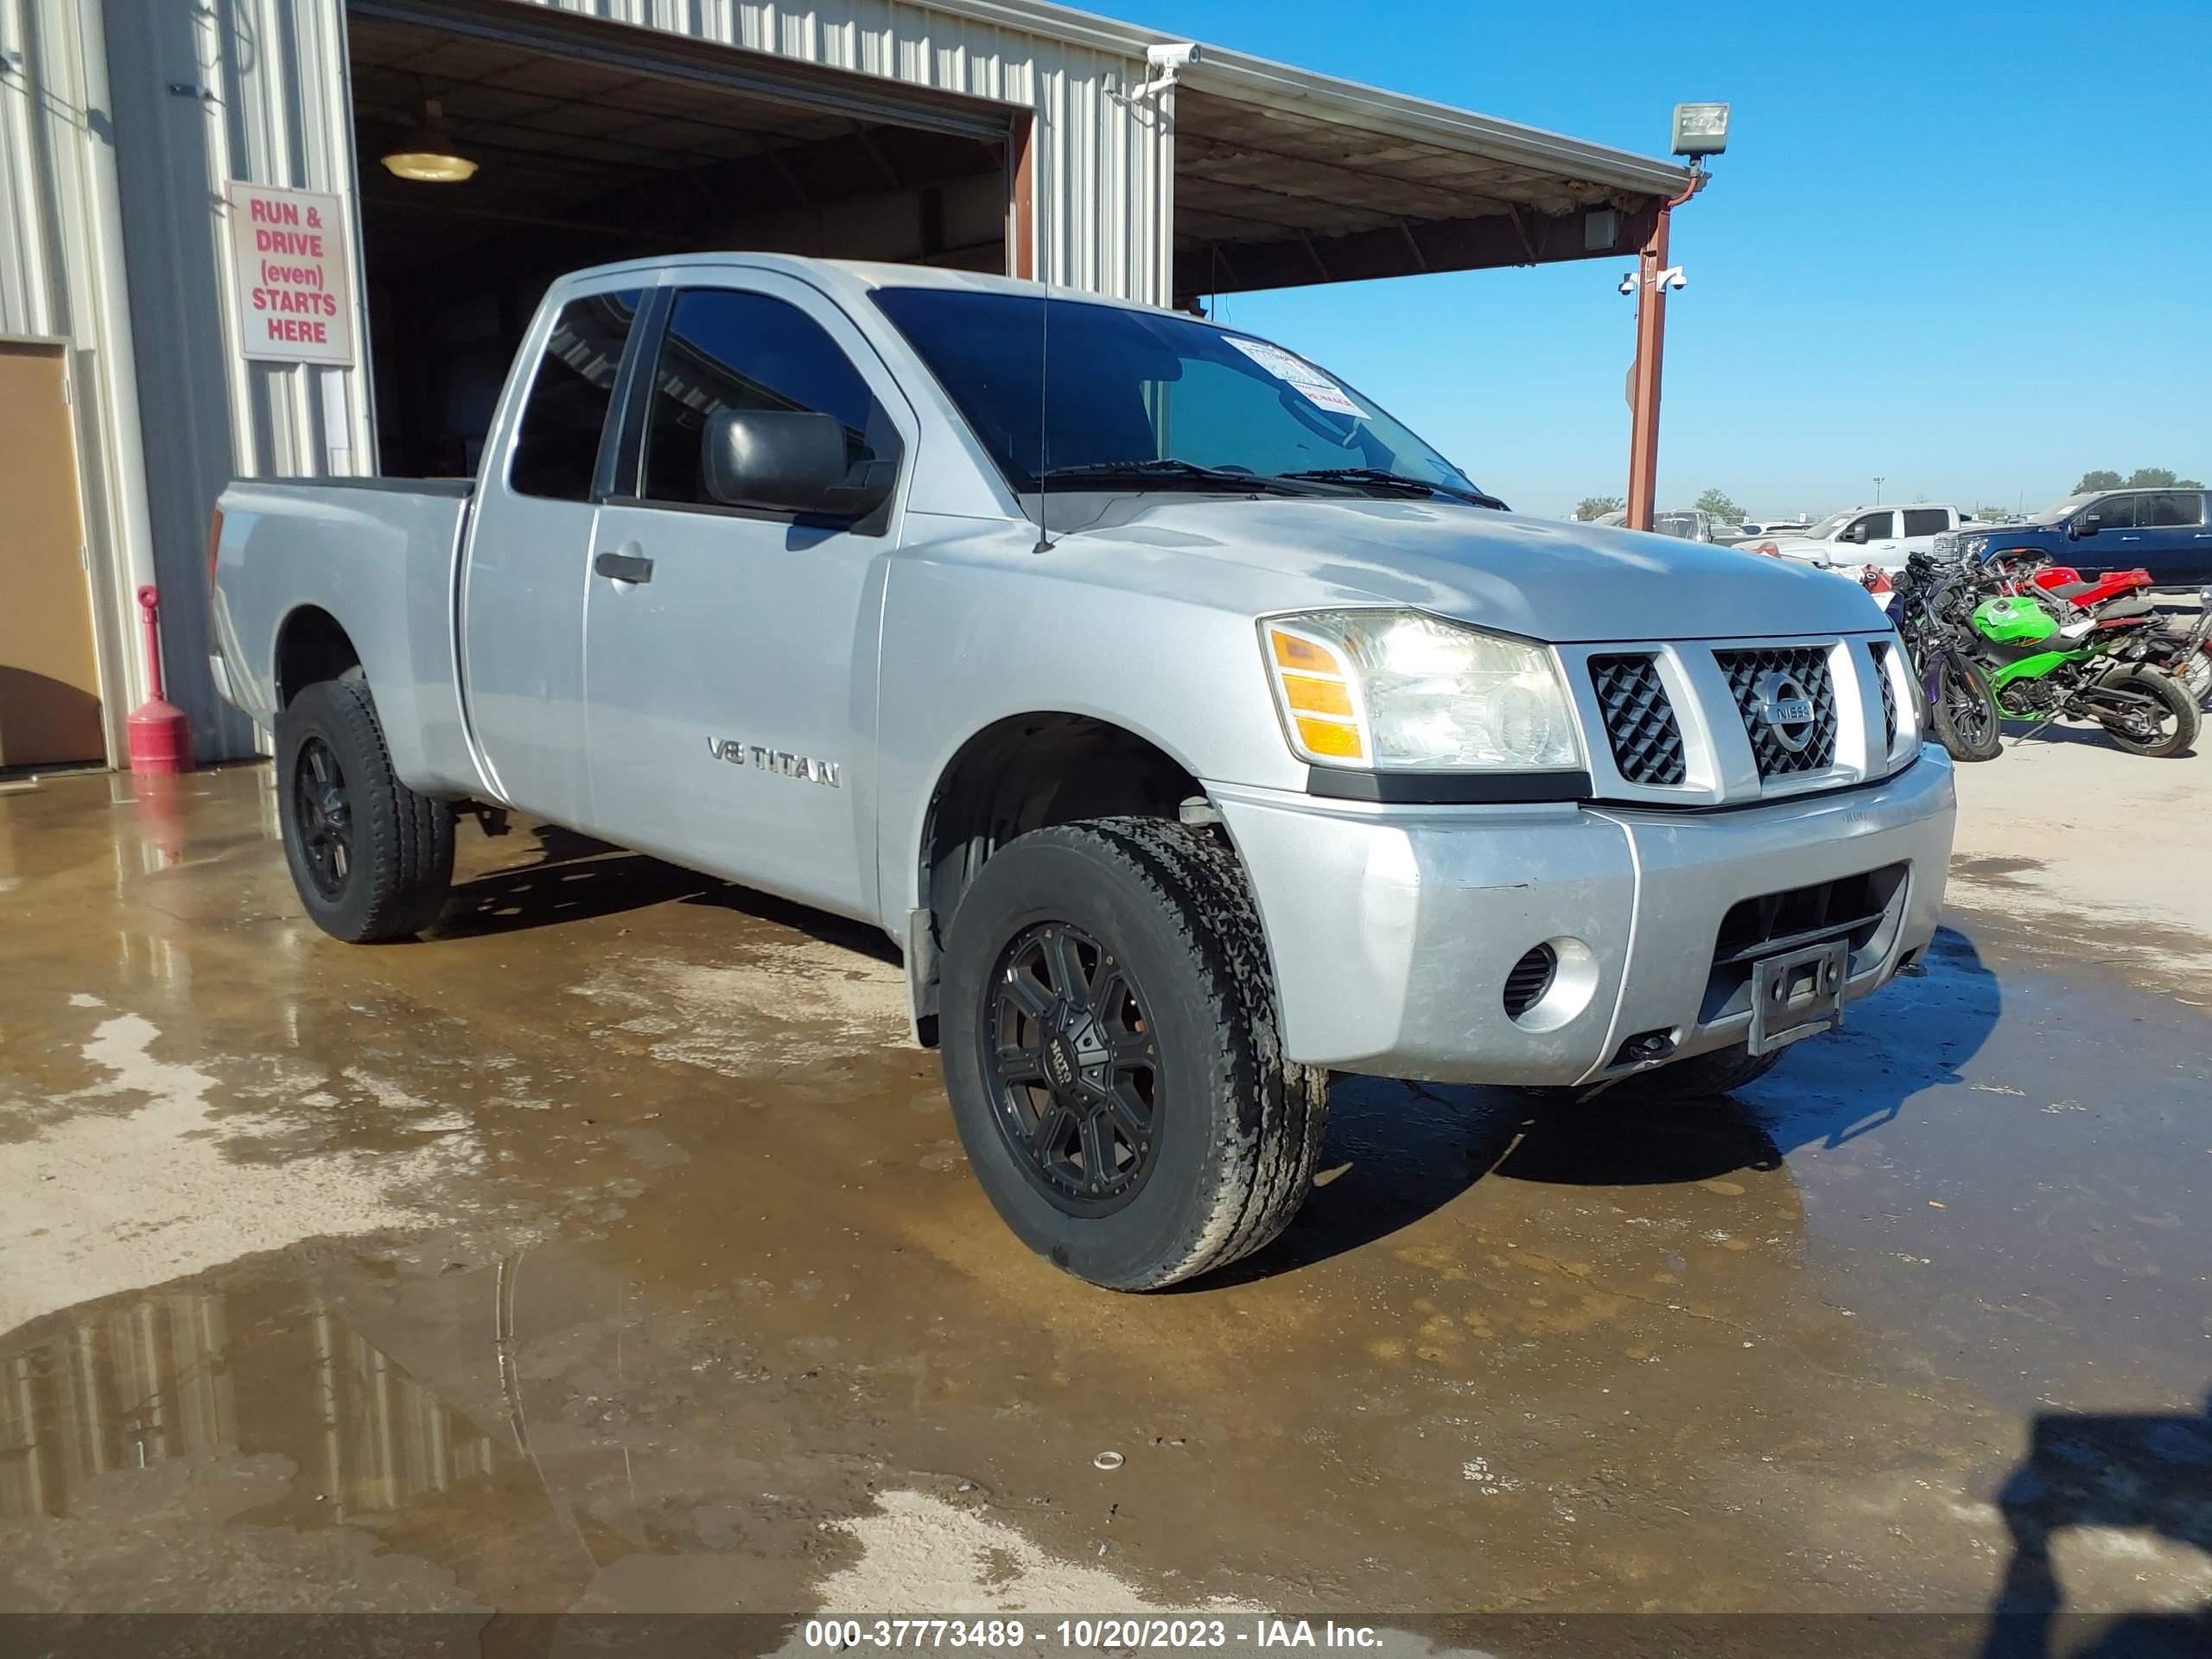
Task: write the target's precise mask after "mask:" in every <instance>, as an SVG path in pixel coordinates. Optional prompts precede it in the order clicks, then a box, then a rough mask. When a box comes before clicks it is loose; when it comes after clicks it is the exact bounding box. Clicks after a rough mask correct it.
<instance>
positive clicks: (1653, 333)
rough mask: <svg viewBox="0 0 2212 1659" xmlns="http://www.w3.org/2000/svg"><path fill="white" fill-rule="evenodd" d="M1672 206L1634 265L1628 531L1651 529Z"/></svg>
mask: <svg viewBox="0 0 2212 1659" xmlns="http://www.w3.org/2000/svg"><path fill="white" fill-rule="evenodd" d="M1673 207H1674V204H1673V203H1671V202H1670V203H1669V204H1668V205H1667V206H1666V207H1662V208H1661V209H1660V210H1659V222H1658V223H1657V224H1656V225H1654V226H1652V227H1651V239H1650V240H1649V242H1646V243H1645V244H1644V245H1643V252H1642V253H1641V254H1639V255H1638V256H1637V262H1636V369H1635V372H1634V374H1633V376H1632V377H1631V378H1630V385H1629V441H1628V527H1629V528H1630V530H1649V529H1650V528H1651V515H1652V512H1653V509H1654V507H1655V506H1656V502H1655V500H1654V497H1655V496H1656V494H1657V493H1658V489H1659V371H1660V364H1661V359H1662V358H1663V357H1664V356H1665V355H1666V349H1667V290H1666V289H1663V288H1662V287H1661V286H1660V285H1659V273H1660V272H1661V271H1662V270H1666V269H1667V220H1668V219H1669V215H1670V214H1671V213H1672V210H1673Z"/></svg>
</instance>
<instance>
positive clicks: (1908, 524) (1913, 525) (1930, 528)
mask: <svg viewBox="0 0 2212 1659" xmlns="http://www.w3.org/2000/svg"><path fill="white" fill-rule="evenodd" d="M1950 527H1951V515H1950V514H1949V513H1948V512H1944V511H1943V509H1942V508H1941V507H1918V508H1913V507H1908V508H1906V509H1905V512H1904V533H1905V534H1906V535H1908V536H1940V535H1942V533H1943V531H1947V530H1948V529H1949V528H1950Z"/></svg>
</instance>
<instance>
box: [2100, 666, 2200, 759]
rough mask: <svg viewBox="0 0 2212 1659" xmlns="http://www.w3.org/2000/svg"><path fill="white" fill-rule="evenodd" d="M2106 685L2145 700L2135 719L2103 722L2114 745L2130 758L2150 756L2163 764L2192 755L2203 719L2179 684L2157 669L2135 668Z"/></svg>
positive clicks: (2192, 700)
mask: <svg viewBox="0 0 2212 1659" xmlns="http://www.w3.org/2000/svg"><path fill="white" fill-rule="evenodd" d="M2105 683H2106V684H2107V686H2110V687H2111V688H2113V690H2124V691H2133V692H2137V693H2139V694H2140V695H2141V696H2142V698H2143V701H2142V702H2141V703H2140V704H2139V705H2138V707H2139V709H2140V713H2139V715H2138V716H2137V718H2136V719H2134V720H2133V721H2123V720H2107V721H2104V722H2103V725H2104V728H2105V730H2106V732H2107V734H2110V736H2111V738H2112V741H2113V742H2115V743H2117V744H2119V745H2120V747H2121V748H2123V749H2126V751H2127V752H2128V753H2130V754H2147V755H2149V756H2151V757H2152V759H2154V760H2170V759H2171V758H2172V757H2173V756H2175V755H2177V754H2186V753H2189V749H2190V745H2191V744H2193V743H2195V742H2196V733H2197V728H2198V727H2199V725H2200V724H2201V723H2202V716H2201V715H2199V714H2198V713H2197V711H2196V698H2194V697H2192V696H2190V695H2189V692H2188V691H2187V690H2185V689H2184V688H2183V686H2182V685H2181V684H2180V683H2177V681H2175V680H2174V679H2172V678H2171V677H2169V676H2167V675H2164V674H2162V673H2160V672H2159V671H2158V670H2157V669H2155V668H2133V669H2130V670H2129V671H2127V672H2126V673H2125V674H2116V675H2114V676H2113V677H2112V678H2111V679H2109V680H2107V681H2106V682H2105Z"/></svg>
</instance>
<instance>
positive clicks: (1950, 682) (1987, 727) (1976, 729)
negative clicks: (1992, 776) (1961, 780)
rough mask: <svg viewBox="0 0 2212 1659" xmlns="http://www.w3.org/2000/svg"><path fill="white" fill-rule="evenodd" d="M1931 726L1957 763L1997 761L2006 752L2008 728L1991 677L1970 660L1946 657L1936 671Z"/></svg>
mask: <svg viewBox="0 0 2212 1659" xmlns="http://www.w3.org/2000/svg"><path fill="white" fill-rule="evenodd" d="M1928 724H1929V729H1930V730H1932V731H1933V732H1934V733H1935V734H1936V741H1937V742H1938V743H1941V744H1942V746H1943V747H1944V749H1945V750H1946V752H1948V753H1949V755H1950V757H1951V758H1952V759H1953V760H1995V759H1996V758H1997V757H1998V756H1999V754H2002V753H2004V752H2005V726H2004V722H2003V721H2001V720H2000V719H1999V716H1998V713H1997V696H1996V694H1995V693H1994V692H1993V691H1991V690H1990V689H1989V681H1988V678H1987V677H1986V676H1985V675H1984V674H1983V673H1982V671H1981V670H1980V668H1979V667H1978V666H1976V665H1975V664H1974V663H1973V662H1971V661H1970V660H1968V659H1967V658H1964V657H1961V656H1959V655H1957V654H1955V653H1954V654H1951V655H1948V656H1946V657H1944V658H1942V660H1941V661H1939V662H1938V663H1937V664H1936V701H1935V705H1934V706H1933V707H1932V708H1930V709H1929V711H1928Z"/></svg>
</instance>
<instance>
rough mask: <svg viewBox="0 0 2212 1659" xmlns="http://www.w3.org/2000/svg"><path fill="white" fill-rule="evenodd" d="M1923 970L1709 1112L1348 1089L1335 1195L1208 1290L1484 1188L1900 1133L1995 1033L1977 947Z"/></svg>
mask: <svg viewBox="0 0 2212 1659" xmlns="http://www.w3.org/2000/svg"><path fill="white" fill-rule="evenodd" d="M1926 963H1927V969H1928V972H1927V974H1926V975H1925V976H1923V977H1918V978H1911V979H1902V980H1898V981H1897V982H1894V983H1892V984H1891V985H1890V986H1888V987H1886V988H1884V989H1883V990H1881V991H1880V992H1878V993H1877V994H1876V995H1875V996H1874V997H1873V998H1872V999H1870V1000H1869V1001H1865V1002H1859V1003H1854V1004H1853V1005H1852V1007H1851V1008H1850V1010H1849V1012H1848V1014H1847V1018H1846V1022H1845V1025H1844V1027H1843V1028H1842V1029H1841V1030H1840V1031H1837V1032H1834V1033H1830V1034H1828V1035H1827V1036H1823V1037H1817V1038H1814V1039H1809V1040H1808V1041H1807V1042H1805V1043H1804V1044H1803V1045H1802V1046H1800V1047H1799V1048H1798V1049H1797V1050H1796V1052H1792V1053H1791V1054H1790V1055H1789V1058H1786V1059H1784V1060H1783V1063H1782V1065H1780V1066H1779V1067H1777V1069H1776V1070H1775V1071H1772V1072H1771V1073H1770V1074H1769V1075H1768V1076H1767V1077H1763V1078H1761V1079H1760V1080H1759V1081H1758V1083H1756V1084H1751V1085H1750V1086H1749V1087H1748V1088H1746V1089H1745V1090H1743V1091H1742V1092H1741V1093H1740V1094H1738V1095H1733V1096H1722V1097H1721V1098H1719V1099H1717V1100H1713V1101H1708V1102H1705V1103H1697V1104H1691V1105H1672V1106H1653V1105H1650V1104H1648V1103H1628V1102H1625V1101H1616V1100H1613V1099H1611V1098H1609V1097H1608V1096H1605V1095H1599V1096H1597V1097H1596V1098H1595V1099H1592V1100H1589V1101H1586V1102H1581V1103H1576V1102H1573V1101H1560V1100H1556V1099H1553V1098H1549V1097H1543V1096H1535V1095H1532V1094H1530V1093H1529V1092H1527V1091H1523V1090H1509V1089H1471V1088H1447V1087H1442V1086H1436V1085H1431V1084H1418V1083H1406V1082H1399V1081H1392V1080H1389V1079H1384V1078H1379V1077H1343V1078H1339V1079H1338V1084H1337V1087H1336V1091H1335V1093H1334V1095H1333V1096H1332V1101H1331V1105H1330V1121H1329V1134H1328V1140H1327V1141H1326V1142H1325V1146H1324V1147H1323V1151H1322V1157H1321V1166H1322V1169H1323V1172H1324V1179H1325V1185H1323V1186H1322V1187H1321V1188H1320V1190H1319V1191H1318V1192H1315V1193H1314V1194H1313V1197H1312V1198H1310V1199H1309V1200H1307V1202H1306V1207H1305V1209H1304V1210H1303V1211H1300V1215H1299V1217H1298V1219H1297V1220H1296V1221H1295V1222H1294V1223H1293V1224H1292V1225H1291V1228H1290V1230H1288V1231H1287V1232H1286V1233H1285V1234H1284V1235H1283V1236H1282V1238H1281V1240H1279V1241H1278V1242H1277V1243H1275V1244H1274V1245H1273V1246H1271V1247H1270V1248H1269V1249H1266V1250H1263V1251H1262V1252H1261V1253H1260V1254H1259V1255H1256V1256H1255V1257H1253V1258H1251V1259H1250V1260H1249V1262H1245V1263H1243V1264H1242V1265H1241V1266H1240V1267H1238V1268H1232V1269H1230V1273H1229V1274H1226V1275H1224V1274H1216V1275H1213V1276H1212V1277H1211V1278H1209V1279H1207V1280H1206V1281H1205V1283H1206V1284H1207V1285H1218V1284H1222V1283H1224V1282H1230V1281H1235V1280H1236V1279H1239V1278H1243V1279H1255V1278H1265V1277H1268V1276H1269V1275H1271V1274H1279V1273H1287V1272H1290V1271H1293V1270H1294V1269H1297V1268H1304V1267H1308V1266H1311V1265H1313V1263H1315V1262H1323V1261H1326V1260H1328V1259H1329V1258H1330V1257H1332V1256H1335V1255H1342V1254H1344V1252H1346V1251H1350V1250H1357V1249H1363V1248H1364V1247H1365V1246H1367V1245H1370V1244H1372V1243H1375V1242H1376V1240H1378V1239H1381V1238H1385V1237H1388V1236H1389V1235H1391V1234H1393V1233H1395V1232H1397V1231H1399V1230H1402V1229H1403V1228H1406V1227H1409V1226H1412V1225H1413V1224H1414V1223H1416V1222H1418V1221H1420V1220H1421V1219H1422V1218H1423V1217H1427V1216H1428V1215H1430V1214H1432V1213H1433V1212H1434V1211H1438V1210H1440V1209H1442V1208H1443V1207H1444V1206H1445V1205H1447V1204H1449V1203H1451V1202H1452V1200H1453V1199H1454V1198H1458V1197H1459V1195H1460V1194H1461V1193H1462V1192H1465V1191H1466V1190H1467V1189H1468V1188H1469V1187H1471V1186H1472V1185H1474V1184H1475V1183H1476V1182H1477V1181H1479V1180H1485V1179H1489V1180H1496V1179H1509V1180H1523V1181H1542V1182H1548V1183H1553V1184H1556V1185H1571V1186H1584V1187H1638V1186H1655V1185H1677V1184H1681V1183H1687V1182H1694V1181H1704V1180H1711V1179H1715V1178H1716V1177H1719V1176H1725V1175H1728V1174H1731V1173H1734V1172H1736V1171H1738V1170H1747V1169H1748V1170H1773V1169H1777V1168H1779V1167H1781V1166H1782V1165H1783V1163H1784V1162H1785V1160H1787V1159H1788V1158H1789V1155H1790V1154H1792V1153H1794V1152H1797V1151H1799V1150H1802V1149H1803V1148H1807V1147H1828V1148H1833V1147H1840V1146H1842V1145H1844V1144H1846V1143H1847V1142H1848V1141H1853V1140H1855V1139H1857V1138H1858V1137H1859V1136H1860V1135H1866V1134H1869V1133H1872V1131H1874V1130H1877V1129H1879V1128H1883V1127H1885V1126H1886V1125H1888V1124H1890V1123H1891V1122H1895V1121H1896V1120H1897V1118H1898V1117H1899V1116H1901V1115H1902V1114H1903V1113H1904V1110H1905V1109H1906V1107H1907V1105H1908V1104H1909V1103H1910V1101H1911V1100H1912V1098H1913V1097H1914V1096H1916V1095H1918V1094H1920V1093H1921V1092H1922V1091H1923V1090H1928V1089H1940V1088H1947V1087H1954V1086H1957V1085H1958V1084H1960V1083H1961V1077H1960V1075H1959V1068H1960V1067H1961V1065H1963V1064H1964V1063H1965V1062H1966V1061H1967V1059H1968V1058H1971V1057H1972V1056H1973V1055H1974V1053H1975V1052H1978V1051H1979V1050H1980V1047H1981V1046H1982V1045H1983V1044H1984V1043H1985V1042H1986V1041H1987V1040H1988V1038H1989V1034H1990V1033H1991V1032H1992V1031H1993V1030H1994V1029H1995V1027H1996V1025H1997V1020H1998V1016H1999V1010H2000V1007H2001V1005H2002V998H2001V996H2000V994H1999V987H1998V982H1997V979H1996V976H1994V975H1993V974H1992V973H1991V972H1990V971H1989V969H1987V968H1986V966H1984V965H1983V963H1982V960H1981V957H1980V952H1979V951H1977V950H1975V949H1974V944H1973V942H1972V941H1971V940H1969V939H1968V938H1967V937H1966V936H1965V935H1964V934H1962V933H1960V932H1958V931H1955V930H1954V929H1950V928H1944V929H1942V930H1939V931H1938V932H1937V933H1936V940H1935V943H1934V944H1933V945H1932V946H1931V947H1930V948H1929V952H1928V955H1927V957H1926Z"/></svg>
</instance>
